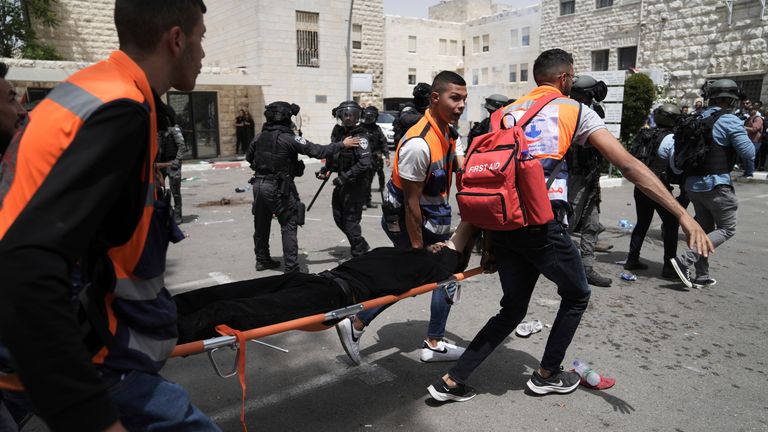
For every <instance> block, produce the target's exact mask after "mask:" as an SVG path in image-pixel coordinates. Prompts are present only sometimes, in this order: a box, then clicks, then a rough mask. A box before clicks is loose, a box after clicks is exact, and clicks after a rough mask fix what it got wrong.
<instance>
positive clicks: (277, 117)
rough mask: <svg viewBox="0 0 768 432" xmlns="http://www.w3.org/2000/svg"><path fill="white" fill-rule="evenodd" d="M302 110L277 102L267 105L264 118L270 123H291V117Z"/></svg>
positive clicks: (295, 106)
mask: <svg viewBox="0 0 768 432" xmlns="http://www.w3.org/2000/svg"><path fill="white" fill-rule="evenodd" d="M300 110H301V108H300V107H299V106H298V105H296V104H292V103H288V102H283V101H277V102H272V103H271V104H269V105H267V106H266V108H265V109H264V117H266V118H267V122H268V123H290V122H291V117H292V116H295V115H296V114H298V113H299V111H300Z"/></svg>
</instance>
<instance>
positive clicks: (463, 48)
mask: <svg viewBox="0 0 768 432" xmlns="http://www.w3.org/2000/svg"><path fill="white" fill-rule="evenodd" d="M466 55H467V41H465V40H464V39H462V40H461V56H462V57H464V56H466Z"/></svg>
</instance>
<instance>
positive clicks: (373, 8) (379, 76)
mask: <svg viewBox="0 0 768 432" xmlns="http://www.w3.org/2000/svg"><path fill="white" fill-rule="evenodd" d="M352 24H353V25H357V26H359V30H360V36H359V37H360V48H357V46H356V45H355V43H354V42H353V46H352V72H353V73H356V74H357V73H361V74H369V75H370V76H371V81H372V83H373V86H372V91H371V92H355V93H354V96H355V97H356V98H357V100H358V102H360V104H361V105H363V106H367V105H374V106H376V107H377V108H379V109H380V110H381V109H383V108H384V107H383V105H382V99H383V95H384V1H383V0H357V1H355V3H354V7H353V11H352ZM355 30H357V29H355ZM354 39H355V36H353V41H354Z"/></svg>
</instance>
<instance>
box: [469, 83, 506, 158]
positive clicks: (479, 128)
mask: <svg viewBox="0 0 768 432" xmlns="http://www.w3.org/2000/svg"><path fill="white" fill-rule="evenodd" d="M514 101H515V99H509V98H507V97H506V96H504V95H500V94H492V95H490V96H488V97H487V98H485V109H486V110H487V111H488V117H486V118H484V119H483V120H482V121H480V122H479V123H475V125H474V126H472V129H470V130H469V135H467V148H469V146H470V145H472V140H473V139H475V138H476V137H479V136H480V135H484V134H487V133H488V132H490V131H491V114H493V113H494V112H496V110H497V109H499V108H503V107H505V106H507V105H509V104H511V103H513V102H514Z"/></svg>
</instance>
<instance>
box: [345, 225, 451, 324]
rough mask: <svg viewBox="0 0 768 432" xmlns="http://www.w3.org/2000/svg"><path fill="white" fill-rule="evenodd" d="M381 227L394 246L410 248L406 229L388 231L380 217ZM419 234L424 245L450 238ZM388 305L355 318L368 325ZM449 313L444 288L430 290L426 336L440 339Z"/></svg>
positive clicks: (449, 308) (426, 232) (424, 233)
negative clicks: (430, 301) (396, 231)
mask: <svg viewBox="0 0 768 432" xmlns="http://www.w3.org/2000/svg"><path fill="white" fill-rule="evenodd" d="M381 227H382V228H383V229H384V232H385V233H386V234H387V237H389V239H390V240H391V241H392V244H393V245H394V246H395V247H396V248H401V249H410V248H411V240H410V238H409V237H408V232H407V231H401V232H398V233H393V232H390V231H389V230H388V229H387V224H386V222H385V221H384V218H383V217H382V219H381ZM421 235H422V238H423V239H424V244H425V245H428V244H432V243H437V242H441V241H446V240H448V239H449V238H450V234H448V235H444V236H438V235H435V234H433V233H431V232H429V231H427V230H425V229H422V230H421ZM393 270H394V271H396V269H393ZM390 306H392V304H388V305H386V306H381V307H378V308H373V309H369V310H366V311H363V312H360V313H359V314H357V319H359V320H360V321H361V322H362V323H363V324H365V325H366V326H368V325H370V324H371V322H372V321H373V320H374V319H375V318H376V317H377V316H379V314H380V313H382V312H384V311H385V310H387V308H388V307H390ZM450 313H451V305H450V304H448V301H447V297H446V293H445V290H441V289H439V290H434V291H432V303H431V306H430V317H429V326H428V327H427V337H428V338H430V339H442V338H443V336H445V324H446V322H448V314H450Z"/></svg>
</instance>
